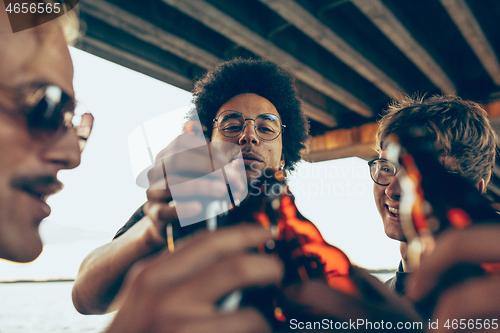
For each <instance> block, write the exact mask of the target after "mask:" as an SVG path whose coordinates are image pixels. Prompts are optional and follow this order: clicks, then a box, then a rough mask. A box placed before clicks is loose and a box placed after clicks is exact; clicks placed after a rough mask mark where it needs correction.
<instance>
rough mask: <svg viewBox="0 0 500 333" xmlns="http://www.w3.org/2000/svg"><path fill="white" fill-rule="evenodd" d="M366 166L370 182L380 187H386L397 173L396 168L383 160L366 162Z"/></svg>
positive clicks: (377, 159)
mask: <svg viewBox="0 0 500 333" xmlns="http://www.w3.org/2000/svg"><path fill="white" fill-rule="evenodd" d="M368 166H369V167H370V176H371V177H372V180H373V181H374V182H375V184H378V185H381V186H388V185H389V184H390V183H391V182H392V180H393V179H394V177H395V176H396V174H397V173H398V168H397V167H396V166H395V165H394V164H392V163H391V162H389V161H388V160H386V159H384V158H376V159H374V160H371V161H370V162H368Z"/></svg>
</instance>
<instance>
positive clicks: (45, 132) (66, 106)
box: [28, 86, 74, 136]
mask: <svg viewBox="0 0 500 333" xmlns="http://www.w3.org/2000/svg"><path fill="white" fill-rule="evenodd" d="M37 94H39V95H40V96H39V98H40V99H39V101H38V103H36V104H35V105H34V106H33V107H32V109H31V111H30V113H29V114H28V126H29V127H30V128H31V129H32V130H33V132H34V133H35V134H36V135H38V136H40V135H42V136H50V135H53V134H54V133H56V132H58V131H59V130H60V129H61V128H62V126H64V123H65V121H64V120H65V119H64V118H65V113H66V112H72V109H73V105H74V103H73V101H72V99H71V98H70V97H69V96H67V95H66V94H64V93H63V92H62V90H61V89H60V88H58V87H55V86H50V87H47V88H45V89H44V91H43V92H37Z"/></svg>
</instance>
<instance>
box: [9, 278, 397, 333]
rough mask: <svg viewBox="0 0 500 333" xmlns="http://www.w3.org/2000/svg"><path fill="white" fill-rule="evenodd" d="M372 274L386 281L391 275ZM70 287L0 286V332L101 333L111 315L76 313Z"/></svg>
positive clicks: (44, 284) (63, 284)
mask: <svg viewBox="0 0 500 333" xmlns="http://www.w3.org/2000/svg"><path fill="white" fill-rule="evenodd" d="M374 275H375V276H377V277H378V278H379V279H380V280H382V281H385V280H387V279H388V278H390V277H392V276H393V275H394V273H379V274H374ZM72 287H73V282H30V283H25V282H20V283H0V333H59V332H61V333H73V332H74V333H84V332H88V333H100V332H103V331H104V329H105V328H106V327H107V325H108V324H109V323H110V321H111V320H112V318H113V315H114V314H106V315H98V316H84V315H81V314H79V313H78V312H77V311H76V310H75V308H74V307H73V303H72V301H71V288H72Z"/></svg>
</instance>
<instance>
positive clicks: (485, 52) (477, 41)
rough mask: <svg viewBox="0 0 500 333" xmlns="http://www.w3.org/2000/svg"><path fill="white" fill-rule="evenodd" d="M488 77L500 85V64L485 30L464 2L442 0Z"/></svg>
mask: <svg viewBox="0 0 500 333" xmlns="http://www.w3.org/2000/svg"><path fill="white" fill-rule="evenodd" d="M440 1H441V4H442V5H443V7H444V8H445V9H446V11H447V12H448V14H449V15H450V16H451V19H452V20H453V22H455V24H456V25H457V27H458V30H460V32H461V33H462V35H463V36H464V38H465V40H466V41H467V43H469V45H470V47H471V48H472V51H474V53H475V54H476V56H477V57H478V59H479V61H480V62H481V64H482V65H483V67H484V69H485V70H486V72H487V73H488V75H489V76H490V77H491V78H492V80H493V82H495V84H496V85H497V86H499V85H500V64H499V63H498V58H497V56H496V54H495V51H493V48H492V47H491V45H490V43H489V42H488V40H487V39H486V36H485V35H484V32H483V30H482V29H481V27H480V26H479V23H478V22H477V20H476V18H475V17H474V15H473V14H472V12H471V10H470V8H469V6H468V5H467V3H466V2H465V1H464V0H440Z"/></svg>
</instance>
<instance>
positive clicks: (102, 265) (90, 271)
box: [72, 216, 166, 314]
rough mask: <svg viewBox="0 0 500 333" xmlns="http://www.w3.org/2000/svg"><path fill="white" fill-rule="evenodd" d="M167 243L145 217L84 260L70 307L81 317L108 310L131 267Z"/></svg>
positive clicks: (74, 287)
mask: <svg viewBox="0 0 500 333" xmlns="http://www.w3.org/2000/svg"><path fill="white" fill-rule="evenodd" d="M165 244H166V241H165V239H164V237H163V236H162V235H160V234H159V233H158V231H157V228H155V226H154V225H153V222H152V221H151V219H150V218H149V217H148V216H145V217H144V218H142V219H141V220H140V221H139V222H137V223H136V224H135V225H134V226H133V227H131V228H130V229H129V230H128V231H127V232H125V233H124V234H123V235H122V236H120V237H118V238H116V239H115V240H113V241H112V242H110V243H108V244H105V245H103V246H101V247H99V248H97V249H95V250H94V251H92V252H91V253H90V254H89V255H87V257H86V258H85V259H84V260H83V262H82V264H81V266H80V269H79V271H78V275H77V277H76V280H75V284H74V286H73V292H72V297H73V304H74V305H75V308H76V309H77V310H78V312H80V313H82V314H102V313H105V312H106V311H107V310H108V307H109V305H110V303H111V302H112V301H113V299H114V297H115V295H116V293H117V292H118V291H119V289H120V286H121V284H122V281H123V277H124V276H125V274H126V273H127V271H128V270H129V269H130V267H131V266H132V265H133V264H134V263H135V262H136V261H137V260H139V259H141V258H144V257H146V256H148V255H150V254H152V253H155V252H157V251H158V250H160V249H161V248H163V247H164V246H165Z"/></svg>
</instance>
